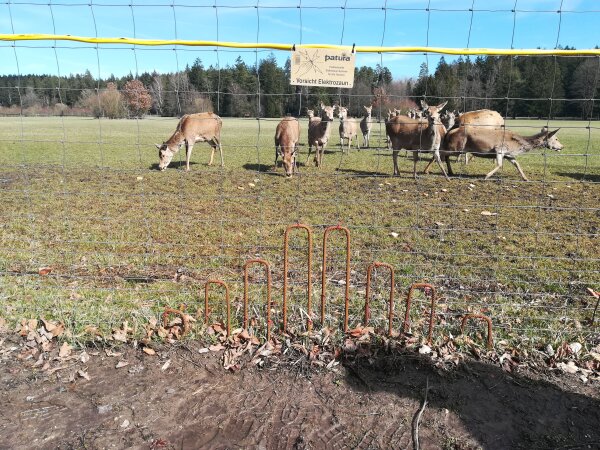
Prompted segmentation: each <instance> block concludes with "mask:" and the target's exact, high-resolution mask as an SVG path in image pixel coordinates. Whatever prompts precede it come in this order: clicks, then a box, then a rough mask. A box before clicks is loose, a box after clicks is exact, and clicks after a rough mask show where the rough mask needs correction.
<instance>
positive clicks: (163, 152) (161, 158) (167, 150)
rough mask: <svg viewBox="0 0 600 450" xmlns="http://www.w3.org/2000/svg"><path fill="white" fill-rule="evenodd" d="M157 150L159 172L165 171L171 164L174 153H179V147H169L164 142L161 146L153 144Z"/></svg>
mask: <svg viewBox="0 0 600 450" xmlns="http://www.w3.org/2000/svg"><path fill="white" fill-rule="evenodd" d="M154 145H155V146H156V148H157V149H158V168H159V170H165V169H166V168H167V166H168V165H169V164H170V163H171V160H172V159H173V156H174V155H175V153H177V152H178V151H179V147H177V146H175V145H171V146H169V145H168V144H167V143H166V142H163V144H162V145H158V144H154Z"/></svg>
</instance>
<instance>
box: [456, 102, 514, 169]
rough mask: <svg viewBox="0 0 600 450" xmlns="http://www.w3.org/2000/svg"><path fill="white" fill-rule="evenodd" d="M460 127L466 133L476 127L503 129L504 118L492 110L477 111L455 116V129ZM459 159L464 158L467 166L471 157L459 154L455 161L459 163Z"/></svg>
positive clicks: (467, 154)
mask: <svg viewBox="0 0 600 450" xmlns="http://www.w3.org/2000/svg"><path fill="white" fill-rule="evenodd" d="M461 125H462V126H464V127H465V131H466V132H467V133H468V132H469V130H470V129H472V128H477V127H486V128H488V129H489V128H492V129H498V130H500V129H503V128H504V118H503V117H502V116H501V115H500V113H498V112H496V111H494V110H492V109H478V110H475V111H468V112H466V113H464V114H460V113H459V114H458V115H457V116H456V124H455V127H460V126H461ZM448 131H450V128H448ZM461 157H464V163H465V165H467V164H469V161H470V160H471V158H472V157H473V155H472V154H471V153H468V152H467V153H461V154H459V155H458V158H457V161H460V160H461Z"/></svg>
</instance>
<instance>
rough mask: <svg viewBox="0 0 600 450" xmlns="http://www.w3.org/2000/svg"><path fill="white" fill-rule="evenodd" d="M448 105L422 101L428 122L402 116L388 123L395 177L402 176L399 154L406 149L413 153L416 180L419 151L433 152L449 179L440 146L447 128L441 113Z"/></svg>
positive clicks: (387, 129)
mask: <svg viewBox="0 0 600 450" xmlns="http://www.w3.org/2000/svg"><path fill="white" fill-rule="evenodd" d="M446 103H448V102H444V103H440V104H439V105H437V106H429V105H428V104H427V103H425V102H424V101H421V106H422V107H423V115H424V116H425V117H426V118H427V120H426V121H425V120H422V119H412V118H410V117H408V116H402V115H400V116H394V117H392V118H391V119H390V120H389V121H388V122H387V123H386V125H385V128H386V132H387V134H388V135H389V137H390V140H391V142H392V158H393V160H394V175H399V174H400V171H399V170H398V153H399V151H400V150H401V149H404V150H411V151H412V152H413V176H414V178H415V179H416V178H417V161H418V160H419V155H418V152H419V151H426V152H431V151H433V153H434V155H433V157H434V158H435V160H436V162H437V163H438V165H439V166H440V169H442V172H443V173H444V175H445V176H446V178H448V175H447V174H446V171H445V170H444V168H443V167H442V162H441V159H440V146H441V144H442V142H443V141H444V137H445V135H446V127H444V125H443V124H442V122H441V121H440V112H441V111H442V109H443V108H444V106H446Z"/></svg>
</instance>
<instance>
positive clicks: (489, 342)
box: [460, 314, 494, 350]
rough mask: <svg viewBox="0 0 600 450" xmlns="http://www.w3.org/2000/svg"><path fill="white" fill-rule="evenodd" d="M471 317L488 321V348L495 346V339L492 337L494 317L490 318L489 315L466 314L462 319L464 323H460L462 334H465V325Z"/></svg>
mask: <svg viewBox="0 0 600 450" xmlns="http://www.w3.org/2000/svg"><path fill="white" fill-rule="evenodd" d="M469 319H480V320H484V321H486V322H487V329H488V335H487V348H488V350H492V349H493V348H494V341H493V338H492V319H490V318H489V317H488V316H484V315H483V314H465V315H464V317H463V319H462V323H461V324H460V333H461V334H464V330H465V325H466V324H467V320H469Z"/></svg>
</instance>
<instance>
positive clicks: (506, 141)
mask: <svg viewBox="0 0 600 450" xmlns="http://www.w3.org/2000/svg"><path fill="white" fill-rule="evenodd" d="M557 132H558V129H557V130H554V131H548V129H547V128H545V127H544V128H542V131H541V132H540V133H537V134H534V135H533V136H521V135H519V134H517V133H515V132H513V131H510V130H506V129H494V128H486V127H477V128H474V127H472V128H471V129H470V130H469V131H468V132H467V130H466V127H464V126H461V127H458V128H455V129H454V130H452V131H450V132H449V133H448V134H447V135H446V139H445V141H444V144H443V146H442V149H441V150H440V155H441V156H442V157H443V158H444V159H445V160H446V165H447V166H448V173H449V174H450V175H452V167H450V155H456V154H460V153H466V152H470V153H472V154H473V155H474V156H479V157H483V158H496V167H494V169H493V170H491V171H490V172H489V173H488V174H487V175H486V176H485V179H486V180H487V179H488V178H490V177H491V176H492V175H494V174H495V173H496V172H497V171H498V170H499V169H500V168H501V167H502V163H503V161H504V158H506V159H508V160H509V161H510V162H511V163H513V165H514V166H515V167H516V168H517V170H518V171H519V174H520V175H521V178H523V180H525V181H528V180H527V177H526V176H525V173H524V172H523V169H521V166H520V165H519V163H518V162H517V160H516V157H517V155H520V154H521V153H525V152H528V151H529V150H532V149H534V148H544V147H545V148H549V149H551V150H556V151H560V150H562V149H563V145H562V144H561V143H560V141H559V140H558V138H557V137H556V133H557Z"/></svg>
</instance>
